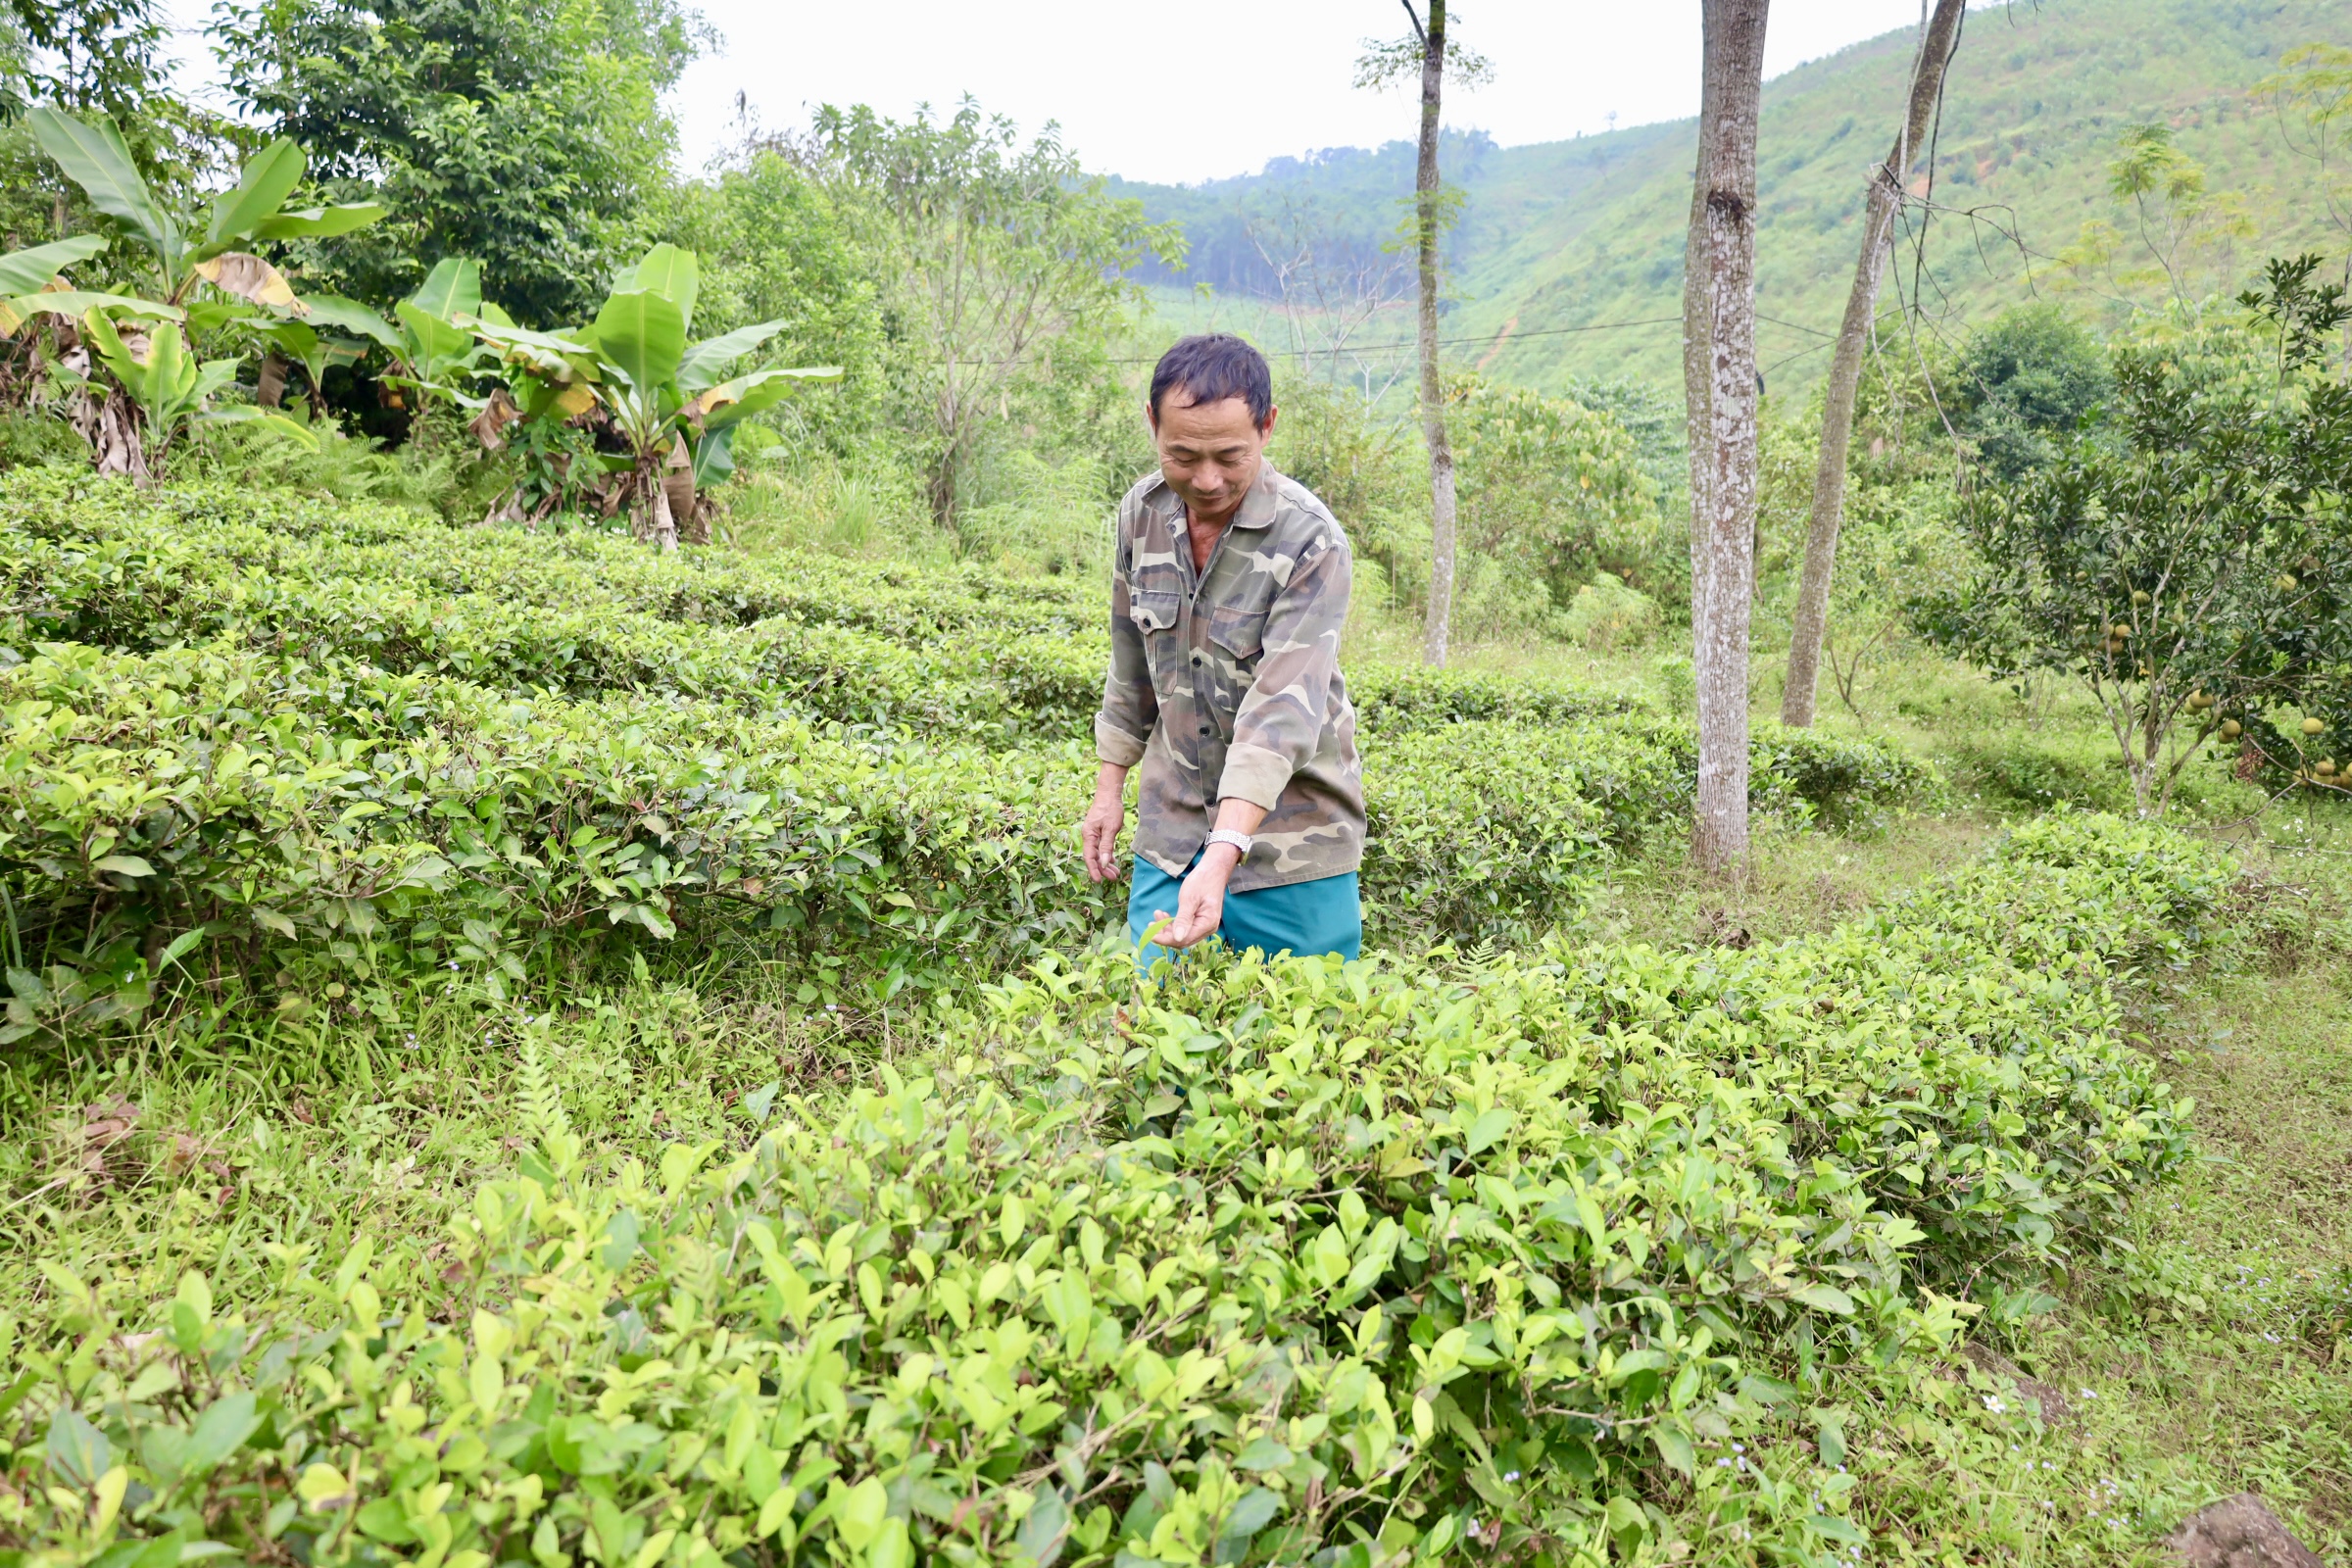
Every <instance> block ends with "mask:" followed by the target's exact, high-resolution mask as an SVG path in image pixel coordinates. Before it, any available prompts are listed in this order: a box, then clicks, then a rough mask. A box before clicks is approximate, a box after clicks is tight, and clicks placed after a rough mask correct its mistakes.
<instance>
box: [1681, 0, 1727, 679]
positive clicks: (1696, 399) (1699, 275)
mask: <svg viewBox="0 0 2352 1568" xmlns="http://www.w3.org/2000/svg"><path fill="white" fill-rule="evenodd" d="M1700 10H1701V16H1700V19H1699V20H1700V26H1701V28H1702V30H1703V33H1704V38H1705V41H1704V43H1703V44H1702V45H1701V47H1700V51H1699V53H1700V68H1699V89H1698V124H1699V135H1698V162H1697V168H1696V169H1694V170H1693V171H1692V172H1691V223H1690V226H1689V228H1688V229H1687V230H1686V231H1685V234H1684V239H1683V437H1684V444H1685V446H1686V447H1687V448H1688V449H1689V454H1690V459H1691V629H1692V631H1693V632H1695V631H1696V630H1697V628H1698V627H1700V626H1702V625H1704V624H1705V623H1706V594H1707V521H1706V519H1707V517H1708V515H1709V513H1708V511H1707V477H1708V474H1709V473H1710V471H1711V470H1712V466H1713V465H1712V463H1711V462H1710V460H1709V458H1708V434H1707V432H1708V430H1709V429H1710V428H1711V426H1710V425H1709V423H1708V415H1707V409H1708V406H1709V404H1710V402H1711V401H1712V399H1711V397H1710V392H1711V390H1712V387H1713V383H1714V369H1713V363H1712V362H1713V344H1714V331H1713V328H1712V327H1711V326H1710V325H1709V318H1708V315H1707V190H1708V172H1709V170H1710V168H1711V167H1712V165H1711V163H1710V160H1711V158H1712V157H1713V154H1714V150H1715V142H1714V138H1713V137H1711V136H1709V135H1708V134H1707V127H1708V126H1709V125H1712V124H1713V123H1715V115H1716V110H1717V101H1718V97H1719V89H1720V87H1721V85H1722V83H1721V82H1720V80H1719V79H1718V78H1719V77H1720V75H1721V74H1722V73H1720V72H1719V71H1717V69H1716V59H1715V56H1716V43H1715V30H1716V20H1717V19H1716V12H1715V8H1714V7H1713V6H1702V7H1701V8H1700Z"/></svg>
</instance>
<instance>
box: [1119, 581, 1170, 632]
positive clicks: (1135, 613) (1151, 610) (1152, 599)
mask: <svg viewBox="0 0 2352 1568" xmlns="http://www.w3.org/2000/svg"><path fill="white" fill-rule="evenodd" d="M1182 603H1183V601H1182V600H1180V599H1179V598H1178V597H1177V596H1176V595H1174V594H1168V593H1159V592H1157V591H1155V590H1152V589H1149V588H1138V589H1136V590H1135V591H1134V592H1132V593H1130V594H1129V595H1128V596H1127V614H1128V618H1130V619H1131V620H1133V621H1134V622H1135V627H1136V630H1138V631H1140V632H1142V633H1143V634H1144V635H1145V636H1146V637H1150V636H1151V635H1152V633H1154V632H1164V631H1173V630H1175V629H1176V612H1177V610H1178V609H1179V607H1180V606H1181V605H1182Z"/></svg>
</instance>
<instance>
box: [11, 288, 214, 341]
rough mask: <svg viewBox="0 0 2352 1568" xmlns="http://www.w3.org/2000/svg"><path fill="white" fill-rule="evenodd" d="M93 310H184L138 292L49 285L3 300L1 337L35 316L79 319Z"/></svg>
mask: <svg viewBox="0 0 2352 1568" xmlns="http://www.w3.org/2000/svg"><path fill="white" fill-rule="evenodd" d="M92 311H96V312H99V313H100V314H102V315H103V314H105V313H108V312H120V313H122V314H123V315H124V316H131V317H139V318H142V319H151V320H167V321H176V320H178V319H180V317H181V312H180V309H179V307H178V306H176V305H165V304H163V303H161V302H160V301H156V300H148V299H141V298H139V297H138V296H137V295H135V294H106V293H93V292H91V291H89V290H86V289H77V288H69V289H49V290H47V291H45V292H43V293H39V294H21V295H19V296H18V297H17V298H15V299H13V300H0V337H6V336H7V335H8V334H9V333H11V332H14V331H15V330H16V329H17V328H18V327H20V326H23V325H24V324H25V322H26V321H27V320H29V319H31V318H33V317H35V316H65V317H72V318H73V319H76V320H78V319H81V318H82V317H85V316H87V315H89V314H90V313H91V312H92Z"/></svg>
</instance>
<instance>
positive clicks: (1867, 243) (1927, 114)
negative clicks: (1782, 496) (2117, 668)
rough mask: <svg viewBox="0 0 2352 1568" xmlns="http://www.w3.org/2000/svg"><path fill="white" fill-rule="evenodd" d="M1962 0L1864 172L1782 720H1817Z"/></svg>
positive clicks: (1943, 1) (1924, 43) (1943, 20)
mask: <svg viewBox="0 0 2352 1568" xmlns="http://www.w3.org/2000/svg"><path fill="white" fill-rule="evenodd" d="M1967 12H1968V6H1967V3H1966V0H1935V9H1934V11H1933V12H1931V13H1930V14H1929V15H1927V16H1926V17H1924V18H1922V19H1921V22H1920V31H1919V47H1918V48H1917V50H1916V51H1914V53H1913V55H1912V58H1911V97H1910V101H1909V103H1908V104H1907V105H1905V107H1904V111H1903V123H1902V124H1901V125H1900V126H1899V127H1898V128H1897V129H1896V131H1895V135H1894V150H1893V151H1892V152H1890V153H1888V154H1887V161H1886V162H1885V163H1883V164H1881V165H1879V166H1878V167H1877V168H1875V169H1873V170H1872V171H1871V172H1870V185H1869V189H1868V191H1867V192H1866V193H1865V195H1864V196H1863V198H1862V255H1861V258H1860V259H1859V260H1858V261H1856V262H1855V264H1854V285H1853V287H1852V288H1851V289H1850V290H1848V291H1847V293H1846V296H1845V319H1844V320H1843V321H1841V322H1840V323H1839V324H1838V346H1837V348H1836V349H1835V350H1833V351H1832V354H1831V359H1830V384H1829V387H1828V388H1827V390H1826V391H1825V392H1824V394H1823V398H1822V408H1821V456H1820V460H1819V462H1818V464H1817V465H1816V466H1815V467H1814V470H1813V514H1812V517H1811V519H1810V520H1809V521H1808V522H1807V523H1806V525H1805V568H1804V573H1803V575H1802V577H1801V578H1800V579H1799V581H1798V583H1797V589H1796V616H1795V623H1794V625H1793V626H1792V627H1791V628H1790V632H1789V681H1788V685H1787V686H1786V687H1785V688H1784V689H1783V690H1782V692H1781V722H1782V723H1784V724H1796V725H1805V724H1810V723H1812V722H1813V705H1814V700H1815V697H1816V695H1817V693H1818V689H1819V686H1820V682H1821V645H1822V640H1823V639H1824V638H1825V637H1826V636H1827V635H1828V632H1829V623H1830V579H1831V576H1832V574H1833V572H1834V571H1835V570H1836V567H1837V564H1838V525H1839V523H1840V522H1841V521H1842V520H1843V514H1844V511H1845V458H1846V447H1847V444H1848V443H1849V442H1850V441H1851V440H1852V439H1853V434H1854V389H1855V387H1856V386H1858V385H1859V384H1860V382H1861V380H1862V351H1863V349H1864V347H1865V345H1866V343H1867V341H1868V339H1869V337H1870V323H1871V320H1872V319H1873V318H1874V317H1875V316H1876V315H1877V314H1878V308H1879V281H1880V279H1881V278H1882V277H1883V276H1885V274H1886V270H1887V251H1888V249H1889V247H1890V246H1891V244H1892V242H1893V238H1894V215H1895V214H1896V213H1897V212H1898V211H1900V210H1901V208H1902V204H1903V184H1904V181H1905V180H1906V179H1908V178H1909V177H1910V172H1911V165H1912V164H1913V162H1914V161H1916V160H1917V158H1918V157H1919V149H1920V148H1921V146H1923V145H1924V144H1925V138H1926V136H1927V133H1928V122H1929V121H1930V120H1931V119H1932V118H1933V117H1934V115H1935V112H1936V104H1937V103H1939V102H1940V101H1941V100H1942V97H1943V75H1944V71H1945V69H1946V68H1947V67H1948V66H1950V64H1951V60H1952V56H1953V54H1955V53H1956V52H1957V51H1958V50H1959V47H1960V24H1961V20H1962V18H1964V17H1965V16H1966V15H1967Z"/></svg>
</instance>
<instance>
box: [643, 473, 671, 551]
mask: <svg viewBox="0 0 2352 1568" xmlns="http://www.w3.org/2000/svg"><path fill="white" fill-rule="evenodd" d="M647 488H648V489H649V490H651V491H652V492H653V497H652V499H653V504H654V505H653V519H652V521H651V523H650V525H649V531H650V532H651V533H652V535H653V539H654V545H655V547H656V548H657V549H659V550H660V551H661V552H662V554H663V555H665V556H666V555H671V554H674V553H675V552H676V550H677V548H678V519H677V518H676V517H675V516H673V515H670V510H669V491H668V489H667V488H666V487H665V486H663V485H662V482H661V481H660V480H659V479H657V480H655V481H654V482H653V483H652V484H651V485H648V486H647Z"/></svg>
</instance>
